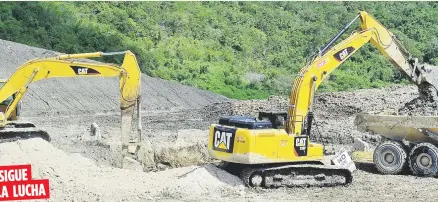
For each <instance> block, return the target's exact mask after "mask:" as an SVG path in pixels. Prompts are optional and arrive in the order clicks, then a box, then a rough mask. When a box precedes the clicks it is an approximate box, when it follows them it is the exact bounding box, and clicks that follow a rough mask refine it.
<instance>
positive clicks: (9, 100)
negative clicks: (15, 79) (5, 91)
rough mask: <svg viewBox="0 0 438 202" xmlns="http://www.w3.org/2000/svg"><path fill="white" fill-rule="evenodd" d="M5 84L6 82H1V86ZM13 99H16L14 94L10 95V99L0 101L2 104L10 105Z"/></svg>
mask: <svg viewBox="0 0 438 202" xmlns="http://www.w3.org/2000/svg"><path fill="white" fill-rule="evenodd" d="M4 84H5V83H4V82H0V88H1V87H3V85H4ZM12 100H14V96H13V95H12V96H10V97H8V99H6V100H4V101H2V102H1V103H0V105H4V106H8V105H9V104H10V103H11V102H12Z"/></svg>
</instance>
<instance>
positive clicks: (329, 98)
mask: <svg viewBox="0 0 438 202" xmlns="http://www.w3.org/2000/svg"><path fill="white" fill-rule="evenodd" d="M416 97H418V90H417V88H416V86H402V85H395V86H390V87H387V88H382V89H363V90H357V91H354V92H333V93H317V94H316V95H315V102H314V114H315V121H314V124H313V129H312V132H311V138H312V139H313V140H314V141H318V142H321V143H324V144H326V145H327V146H328V147H327V148H328V150H330V147H332V146H334V145H337V144H351V143H353V141H354V138H356V137H359V138H362V139H364V140H366V141H367V142H369V143H372V144H375V143H377V142H378V137H376V136H371V135H369V134H367V133H362V132H359V131H357V129H356V127H355V126H354V118H355V116H356V114H357V113H360V112H373V111H375V112H382V111H396V110H398V109H399V108H400V107H402V106H404V104H405V103H406V102H407V101H409V100H412V99H414V98H416ZM288 100H289V98H288V97H278V96H271V97H270V98H269V99H267V100H248V101H236V102H233V103H232V109H233V111H232V114H234V115H252V116H257V113H258V112H259V111H271V110H273V111H286V110H287V105H288Z"/></svg>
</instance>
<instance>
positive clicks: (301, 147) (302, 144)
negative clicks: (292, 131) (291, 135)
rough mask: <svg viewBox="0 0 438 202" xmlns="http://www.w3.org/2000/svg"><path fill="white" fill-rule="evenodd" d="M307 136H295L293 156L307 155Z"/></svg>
mask: <svg viewBox="0 0 438 202" xmlns="http://www.w3.org/2000/svg"><path fill="white" fill-rule="evenodd" d="M307 141H308V137H307V136H305V135H304V136H297V137H295V145H294V149H295V156H306V155H307Z"/></svg>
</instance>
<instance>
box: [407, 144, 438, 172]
mask: <svg viewBox="0 0 438 202" xmlns="http://www.w3.org/2000/svg"><path fill="white" fill-rule="evenodd" d="M409 158H410V160H409V168H410V169H411V171H412V174H414V175H416V176H420V177H436V176H437V174H438V148H437V147H436V146H435V145H433V144H430V143H419V144H417V145H415V146H414V147H413V148H412V150H411V153H410V154H409Z"/></svg>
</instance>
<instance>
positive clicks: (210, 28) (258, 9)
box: [0, 2, 438, 99]
mask: <svg viewBox="0 0 438 202" xmlns="http://www.w3.org/2000/svg"><path fill="white" fill-rule="evenodd" d="M0 5H1V6H0V11H1V12H0V13H1V14H0V38H1V39H5V40H10V41H14V42H19V43H24V44H27V45H32V46H37V47H41V48H45V49H49V50H55V51H59V52H65V53H74V52H89V51H97V50H98V51H118V50H124V49H130V50H132V51H134V52H135V53H136V54H137V55H138V57H139V60H140V63H141V67H142V71H143V72H145V73H146V74H148V75H149V76H153V77H159V78H163V79H166V80H174V81H177V82H180V83H182V84H187V85H191V86H193V87H197V88H201V89H205V90H209V91H213V92H216V93H220V94H223V95H225V96H228V97H230V98H240V99H247V98H266V97H267V96H268V95H270V94H287V93H288V92H289V90H290V85H291V83H292V81H293V78H294V75H295V74H296V73H297V72H298V71H299V69H300V68H302V67H303V65H304V64H305V59H306V58H307V57H308V56H309V55H311V54H312V53H314V52H315V51H317V50H318V48H320V47H322V46H323V45H324V44H325V43H327V42H328V41H329V40H330V39H331V38H332V37H333V36H334V35H335V34H336V33H337V32H338V31H339V30H340V29H341V28H342V27H343V26H344V25H345V24H346V23H347V22H349V21H350V20H351V19H353V18H354V16H355V15H356V14H357V11H358V10H365V11H367V12H369V13H370V14H371V15H373V16H374V17H375V18H377V19H378V20H379V21H380V22H381V23H382V24H383V25H385V26H386V27H387V28H388V29H389V30H390V31H392V32H393V33H395V34H396V35H397V37H398V38H399V39H400V40H401V41H402V42H403V43H404V44H405V46H406V47H407V48H408V50H410V51H411V53H412V54H413V56H415V57H419V58H420V60H422V61H424V62H428V63H432V64H437V63H438V53H437V52H436V51H435V50H436V49H437V48H438V38H437V36H438V27H437V26H438V25H437V24H436V21H437V20H438V9H437V4H436V3H435V2H20V3H18V2H13V3H10V2H2V3H0ZM353 27H355V28H357V27H358V22H356V23H355V24H354V26H353ZM352 31H353V29H350V30H348V31H347V33H348V34H349V33H351V32H352ZM348 34H347V35H348ZM345 37H346V36H344V38H345ZM403 82H405V79H403V78H401V76H400V75H399V74H398V73H397V71H396V70H395V68H393V67H392V66H391V65H390V63H389V62H388V61H387V60H386V59H385V58H384V57H383V56H382V55H381V54H380V53H378V51H377V50H376V49H375V48H374V47H373V46H371V45H366V46H365V47H363V48H362V49H360V51H358V52H357V54H355V55H353V56H352V57H351V58H350V60H348V61H347V62H345V63H344V64H343V65H342V67H340V68H339V69H338V70H337V71H335V72H333V74H332V75H331V77H330V78H329V79H328V80H326V82H324V84H323V85H322V86H321V87H320V91H338V90H351V89H357V88H374V87H381V86H386V85H388V84H391V83H403Z"/></svg>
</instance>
